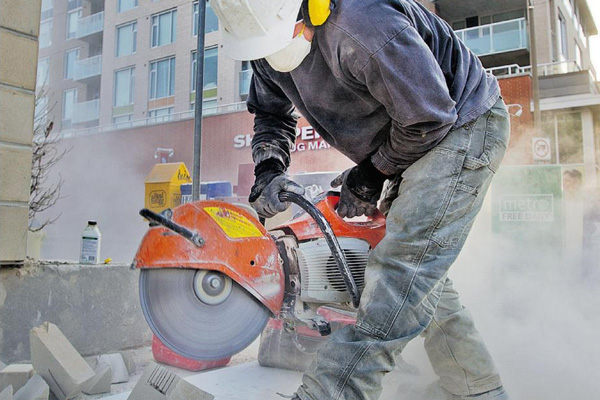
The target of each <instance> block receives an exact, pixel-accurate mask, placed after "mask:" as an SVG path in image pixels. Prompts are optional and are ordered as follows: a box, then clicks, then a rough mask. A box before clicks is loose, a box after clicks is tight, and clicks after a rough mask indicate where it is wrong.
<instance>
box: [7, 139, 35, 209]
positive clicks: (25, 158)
mask: <svg viewBox="0 0 600 400" xmlns="http://www.w3.org/2000/svg"><path fill="white" fill-rule="evenodd" d="M30 189H31V149H30V148H21V147H8V146H3V145H0V200H1V201H21V202H25V203H27V202H29V191H30Z"/></svg>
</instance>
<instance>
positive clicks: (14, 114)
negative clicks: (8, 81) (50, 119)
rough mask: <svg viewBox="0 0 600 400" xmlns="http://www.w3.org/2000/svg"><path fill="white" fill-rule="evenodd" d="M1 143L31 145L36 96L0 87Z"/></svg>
mask: <svg viewBox="0 0 600 400" xmlns="http://www.w3.org/2000/svg"><path fill="white" fill-rule="evenodd" d="M0 110H2V112H1V113H0V141H3V142H11V143H19V144H27V145H31V141H32V140H33V117H34V114H35V95H34V94H33V93H28V92H26V91H21V90H15V89H12V88H10V87H6V86H2V87H0Z"/></svg>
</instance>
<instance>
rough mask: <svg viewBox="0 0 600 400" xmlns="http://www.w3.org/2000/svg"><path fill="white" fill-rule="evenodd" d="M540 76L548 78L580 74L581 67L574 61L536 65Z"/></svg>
mask: <svg viewBox="0 0 600 400" xmlns="http://www.w3.org/2000/svg"><path fill="white" fill-rule="evenodd" d="M538 70H539V75H540V76H550V75H558V74H568V73H569V72H580V71H582V69H581V67H580V66H579V65H578V64H577V62H576V61H575V60H567V61H557V62H553V63H546V64H539V65H538Z"/></svg>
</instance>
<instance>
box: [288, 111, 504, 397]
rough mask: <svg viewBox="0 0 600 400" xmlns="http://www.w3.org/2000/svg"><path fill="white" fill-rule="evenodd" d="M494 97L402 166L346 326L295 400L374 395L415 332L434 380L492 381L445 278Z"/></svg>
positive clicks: (472, 196)
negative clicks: (350, 321) (355, 316)
mask: <svg viewBox="0 0 600 400" xmlns="http://www.w3.org/2000/svg"><path fill="white" fill-rule="evenodd" d="M509 132H510V128H509V116H508V113H507V111H506V106H505V105H504V103H503V101H502V100H500V101H498V103H497V104H496V105H495V106H494V107H493V108H492V109H491V110H490V111H488V112H486V113H485V114H484V115H482V116H481V117H479V118H477V119H476V120H475V121H474V122H473V123H470V124H466V125H465V126H463V127H461V128H458V129H454V130H452V131H450V133H449V134H448V135H447V136H446V138H445V139H444V140H443V141H442V142H441V143H440V144H439V145H438V146H436V147H435V148H434V149H433V150H432V151H430V152H429V153H427V155H425V156H424V157H422V158H421V159H419V160H418V161H417V162H416V163H414V164H413V165H412V166H410V167H409V168H408V169H407V170H406V171H405V172H404V174H403V175H402V177H403V180H402V183H401V185H400V188H399V193H398V197H397V198H396V199H395V200H394V202H393V203H392V207H391V209H390V211H389V213H388V216H387V220H386V222H387V225H386V235H385V237H384V239H383V240H382V241H381V242H380V243H379V245H378V246H377V247H376V248H375V249H374V250H373V252H372V253H371V257H370V259H369V263H368V265H367V269H366V272H365V285H366V286H365V289H364V291H363V294H362V298H361V302H360V308H359V313H358V320H357V324H356V326H347V327H345V328H344V329H343V330H340V331H337V332H335V333H334V334H333V335H331V337H330V338H329V339H328V341H327V342H326V344H325V345H324V347H323V348H322V349H321V350H320V351H319V352H318V353H317V357H316V359H315V361H314V362H313V364H312V365H311V366H310V367H309V369H308V370H307V371H306V373H305V375H304V377H303V384H302V386H301V388H300V389H299V391H298V395H299V396H300V398H301V399H302V400H325V399H328V400H337V399H344V400H358V399H361V400H362V399H377V398H378V397H379V394H380V392H381V379H382V378H383V376H384V375H385V374H386V373H387V372H390V371H392V370H393V369H394V366H395V362H394V355H395V354H397V353H399V352H400V351H402V349H403V348H404V346H405V345H406V344H407V343H408V342H409V341H410V340H411V339H413V338H415V337H416V336H417V335H419V334H422V335H424V336H425V348H426V350H427V354H428V356H429V359H430V361H431V364H432V366H433V369H434V371H435V372H436V374H437V375H438V376H439V377H440V383H441V385H442V387H443V388H444V389H446V390H447V391H449V392H450V393H453V394H455V395H475V394H479V393H484V392H488V391H490V390H492V389H496V388H498V387H500V386H501V385H502V383H501V381H500V377H499V375H498V373H497V371H496V368H495V367H494V363H493V361H492V358H491V356H490V354H489V352H488V351H487V349H486V347H485V345H484V344H483V341H482V340H481V338H480V336H479V333H478V332H477V330H476V329H475V327H474V325H473V321H472V319H471V316H470V314H469V312H468V311H467V310H466V309H465V308H464V307H462V305H461V304H460V301H459V299H458V293H457V292H456V291H455V290H454V289H453V288H452V283H451V282H450V280H449V279H448V278H447V273H448V268H449V267H450V266H451V265H452V263H453V262H454V261H455V260H456V257H457V256H458V254H459V252H460V249H461V248H462V246H463V244H464V241H465V239H466V236H467V234H468V233H469V230H470V228H471V226H472V224H473V221H474V219H475V216H476V215H477V213H478V212H479V210H480V209H481V206H482V203H483V199H484V196H485V193H486V191H487V189H488V187H489V185H490V182H491V179H492V177H493V175H494V172H495V171H496V170H497V169H498V167H499V165H500V162H501V161H502V157H503V156H504V153H505V151H506V147H507V143H508V137H509Z"/></svg>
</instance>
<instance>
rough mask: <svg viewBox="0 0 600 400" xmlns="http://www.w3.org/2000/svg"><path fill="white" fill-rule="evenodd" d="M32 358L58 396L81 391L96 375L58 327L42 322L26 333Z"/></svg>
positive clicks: (65, 396)
mask: <svg viewBox="0 0 600 400" xmlns="http://www.w3.org/2000/svg"><path fill="white" fill-rule="evenodd" d="M29 341H30V345H31V361H32V363H33V367H34V368H35V370H36V371H37V372H38V373H39V374H40V375H41V376H42V377H43V378H44V380H45V381H46V382H47V383H48V384H49V385H50V390H51V391H52V393H53V394H54V395H55V396H56V397H57V398H58V399H59V400H65V399H70V398H72V397H74V396H75V395H77V394H78V393H80V392H81V390H82V389H83V387H84V386H85V385H86V384H87V382H88V381H89V380H91V379H93V378H94V376H95V375H96V374H95V373H94V370H92V368H91V367H90V366H89V365H88V364H87V363H86V362H85V360H84V359H83V357H81V355H79V353H78V352H77V350H76V349H75V347H73V345H72V344H71V343H70V342H69V341H68V340H67V338H66V337H65V336H64V335H63V334H62V332H61V331H60V330H59V329H58V327H57V326H56V325H54V324H51V323H48V322H45V323H43V324H42V325H40V326H39V327H37V328H33V329H32V330H31V332H30V334H29Z"/></svg>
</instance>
